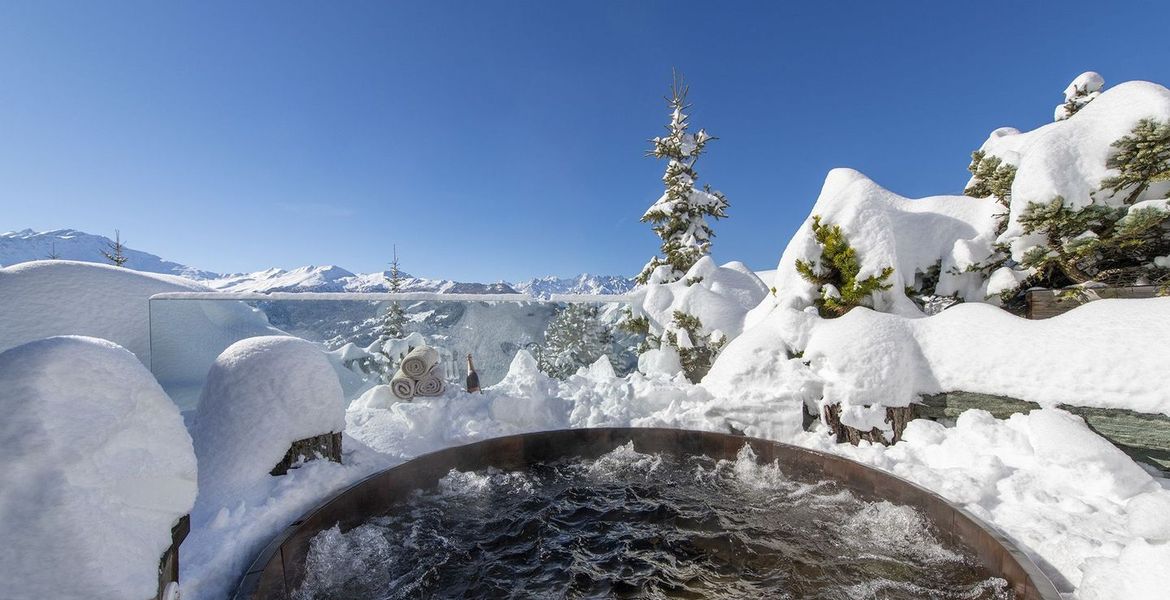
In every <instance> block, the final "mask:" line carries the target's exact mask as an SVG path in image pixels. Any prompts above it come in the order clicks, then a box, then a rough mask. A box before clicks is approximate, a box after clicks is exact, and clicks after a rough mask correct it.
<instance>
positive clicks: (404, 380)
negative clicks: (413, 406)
mask: <svg viewBox="0 0 1170 600" xmlns="http://www.w3.org/2000/svg"><path fill="white" fill-rule="evenodd" d="M390 391H391V392H394V396H395V397H397V398H398V399H399V400H410V399H411V398H414V380H413V379H411V378H410V377H407V376H406V374H405V373H403V372H402V369H399V370H398V372H397V373H395V374H394V378H393V379H391V380H390Z"/></svg>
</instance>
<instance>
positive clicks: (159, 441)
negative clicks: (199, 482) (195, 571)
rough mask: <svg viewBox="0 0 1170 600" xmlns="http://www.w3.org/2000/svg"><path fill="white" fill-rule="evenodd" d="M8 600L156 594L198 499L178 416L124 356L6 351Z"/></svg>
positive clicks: (74, 341)
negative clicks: (165, 562) (162, 566)
mask: <svg viewBox="0 0 1170 600" xmlns="http://www.w3.org/2000/svg"><path fill="white" fill-rule="evenodd" d="M0 382H3V383H2V384H0V414H3V417H2V418H0V455H3V457H4V467H3V470H2V472H3V485H0V540H3V543H0V581H3V582H4V583H3V589H2V590H0V596H3V597H5V598H87V599H109V600H125V599H126V598H141V599H145V598H151V597H153V596H154V594H155V592H156V590H157V587H158V562H159V559H160V558H161V556H162V553H163V552H164V551H165V550H166V549H167V548H168V547H169V546H170V545H171V528H172V527H173V526H174V525H175V523H176V521H177V520H178V519H179V517H181V516H183V515H185V514H187V513H188V512H190V510H191V507H192V505H193V504H194V502H195V493H196V492H195V490H196V466H195V454H194V452H193V450H192V447H191V438H190V436H189V435H188V434H187V430H186V429H185V428H184V426H183V420H182V417H181V416H180V415H179V410H178V409H177V408H176V407H175V405H174V404H173V403H172V402H171V401H170V399H169V398H167V396H166V394H165V393H163V390H162V388H161V387H159V385H158V383H157V382H156V381H155V380H154V378H153V377H151V375H150V372H149V371H147V370H146V368H145V367H143V366H142V364H141V363H140V362H139V361H138V359H136V358H135V357H134V355H133V354H131V353H130V352H128V351H126V350H125V349H123V348H121V347H119V346H117V345H116V344H113V343H111V342H108V341H104V340H98V339H94V338H86V337H74V336H65V337H53V338H48V339H44V340H39V341H35V342H30V343H28V344H24V345H21V346H18V347H16V348H12V349H10V350H7V351H5V352H3V353H0Z"/></svg>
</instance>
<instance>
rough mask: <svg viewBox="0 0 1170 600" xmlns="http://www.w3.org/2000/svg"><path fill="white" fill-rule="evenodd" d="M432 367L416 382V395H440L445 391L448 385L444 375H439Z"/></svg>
mask: <svg viewBox="0 0 1170 600" xmlns="http://www.w3.org/2000/svg"><path fill="white" fill-rule="evenodd" d="M436 370H437V369H432V370H430V371H428V372H427V374H426V375H423V376H422V378H421V379H419V380H418V381H415V382H414V394H415V395H416V396H438V395H440V394H442V393H443V390H444V389H445V388H446V387H447V384H446V382H444V381H443V378H442V377H439V376H438V375H437V374H436V373H435V371H436Z"/></svg>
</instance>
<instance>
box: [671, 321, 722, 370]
mask: <svg viewBox="0 0 1170 600" xmlns="http://www.w3.org/2000/svg"><path fill="white" fill-rule="evenodd" d="M673 317H674V318H673V319H672V320H671V322H670V327H667V328H666V331H664V332H663V333H662V338H661V340H660V345H665V346H667V347H670V348H674V349H675V350H677V351H678V358H679V362H680V363H681V364H682V368H683V373H684V374H685V375H686V376H687V380H688V381H690V382H691V383H699V382H700V381H702V380H703V377H704V376H705V375H706V374H707V372H708V371H710V370H711V364H712V363H714V362H715V357H716V356H718V355H719V351H720V350H722V349H723V347H724V346H726V345H727V338H726V337H724V336H723V335H722V334H721V333H719V332H715V333H708V334H703V333H702V330H703V322H702V321H700V320H699V318H698V317H696V316H694V315H689V314H687V313H685V312H683V311H681V310H676V311H674V315H673Z"/></svg>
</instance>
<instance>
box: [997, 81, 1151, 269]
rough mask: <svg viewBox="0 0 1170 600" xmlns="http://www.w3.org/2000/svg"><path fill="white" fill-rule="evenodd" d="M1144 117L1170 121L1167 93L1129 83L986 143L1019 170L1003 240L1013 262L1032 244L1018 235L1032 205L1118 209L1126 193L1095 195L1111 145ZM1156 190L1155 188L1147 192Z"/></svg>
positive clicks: (1107, 171) (1105, 173) (1106, 173)
mask: <svg viewBox="0 0 1170 600" xmlns="http://www.w3.org/2000/svg"><path fill="white" fill-rule="evenodd" d="M1147 118H1150V119H1159V120H1162V121H1166V120H1170V90H1167V89H1166V88H1165V87H1162V86H1161V85H1158V84H1156V83H1149V82H1145V81H1130V82H1126V83H1122V84H1120V85H1117V86H1116V87H1113V88H1112V89H1109V90H1107V91H1105V92H1103V93H1101V95H1100V97H1098V98H1097V99H1095V100H1093V101H1092V102H1090V103H1089V104H1087V105H1086V106H1085V107H1084V108H1082V109H1081V110H1080V111H1078V112H1077V113H1076V114H1074V115H1073V116H1072V117H1069V118H1068V119H1066V120H1063V121H1058V122H1055V123H1049V124H1047V125H1044V126H1042V127H1039V128H1037V129H1035V130H1033V131H1029V132H1027V133H1019V132H1015V133H1004V132H1002V131H997V132H996V133H993V134H992V136H991V137H990V138H988V140H987V141H986V142H984V144H983V146H982V147H981V148H980V149H981V150H983V151H985V152H986V153H987V154H989V155H991V156H997V157H999V158H1001V159H1002V160H1003V161H1004V162H1006V163H1008V164H1012V165H1016V167H1017V171H1016V177H1015V180H1014V181H1013V183H1012V201H1011V212H1010V216H1009V219H1010V220H1009V226H1008V231H1007V232H1005V233H1004V235H1003V237H1002V238H1001V239H1002V240H1005V241H1013V242H1014V243H1013V247H1012V256H1013V258H1015V259H1016V260H1019V259H1021V258H1022V257H1023V253H1024V252H1026V251H1027V249H1028V248H1029V247H1030V246H1031V245H1033V244H1032V243H1031V242H1032V241H1031V240H1028V239H1023V240H1019V239H1018V238H1019V236H1020V235H1021V234H1022V228H1021V227H1020V225H1019V217H1020V215H1021V214H1022V213H1023V211H1024V210H1025V209H1027V207H1028V205H1029V204H1031V203H1046V202H1050V201H1052V199H1053V198H1056V197H1057V196H1060V197H1062V198H1064V202H1065V205H1066V206H1070V207H1073V208H1081V207H1084V206H1087V205H1089V204H1092V203H1099V204H1107V205H1110V206H1120V205H1121V203H1122V200H1123V199H1124V197H1125V193H1124V190H1123V193H1120V194H1116V195H1113V194H1112V193H1111V192H1108V191H1106V192H1099V191H1098V190H1100V188H1101V180H1102V179H1105V178H1106V177H1108V176H1109V175H1111V174H1112V172H1111V170H1110V169H1108V168H1107V167H1106V166H1105V164H1106V161H1107V160H1108V159H1109V157H1110V156H1111V155H1112V153H1113V152H1114V149H1113V148H1112V146H1111V144H1112V143H1113V142H1114V141H1116V140H1118V139H1120V138H1122V137H1124V136H1126V135H1128V134H1129V133H1130V130H1131V129H1133V127H1134V125H1136V124H1137V122H1138V121H1140V120H1142V119H1147ZM1158 192H1159V186H1157V185H1155V186H1151V190H1150V191H1149V192H1147V194H1157V193H1158ZM1163 195H1164V194H1163ZM1152 197H1153V196H1151V198H1152ZM1146 199H1148V198H1146Z"/></svg>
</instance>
